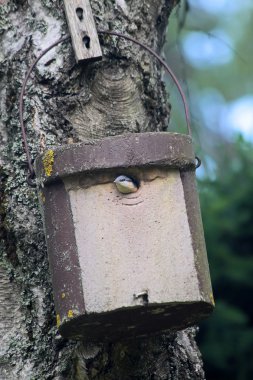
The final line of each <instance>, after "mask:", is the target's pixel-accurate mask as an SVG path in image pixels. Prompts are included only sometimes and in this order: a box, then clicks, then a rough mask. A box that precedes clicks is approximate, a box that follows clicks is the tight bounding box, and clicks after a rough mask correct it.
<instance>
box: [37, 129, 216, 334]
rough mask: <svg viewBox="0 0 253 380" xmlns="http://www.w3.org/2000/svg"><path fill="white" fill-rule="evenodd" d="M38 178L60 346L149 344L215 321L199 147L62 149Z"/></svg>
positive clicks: (150, 143) (156, 140)
mask: <svg viewBox="0 0 253 380" xmlns="http://www.w3.org/2000/svg"><path fill="white" fill-rule="evenodd" d="M36 175H37V181H38V185H39V194H40V200H41V205H42V209H43V214H44V226H45V232H46V241H47V247H48V253H49V261H50V267H51V272H52V282H53V291H54V299H55V306H56V312H57V323H58V327H59V331H60V333H61V334H62V336H64V337H66V338H74V339H86V338H87V339H89V340H94V341H103V340H115V339H122V338H128V337H133V336H146V335H149V334H152V333H158V332H162V331H166V330H178V329H182V328H185V327H187V326H190V325H193V324H195V323H197V322H198V321H199V320H201V319H202V318H205V317H206V316H208V315H209V314H210V312H211V311H212V309H213V304H214V302H213V295H212V289H211V283H210V277H209V269H208V262H207V255H206V248H205V242H204V235H203V228H202V221H201V215H200V208H199V200H198V195H197V191H196V185H195V156H194V152H193V147H192V140H191V137H189V136H187V135H181V134H177V133H168V132H164V133H162V132H161V133H140V134H131V135H124V136H116V137H109V138H104V139H101V140H91V141H90V142H89V141H88V142H87V141H86V142H85V143H80V144H73V145H67V146H62V147H59V148H55V149H52V150H47V151H46V152H45V153H44V154H43V155H42V156H40V157H39V158H38V159H37V160H36ZM122 178H123V179H122ZM126 182H127V184H126V186H124V183H126ZM128 185H129V186H128ZM127 188H129V189H130V190H129V191H128V190H126V189H127Z"/></svg>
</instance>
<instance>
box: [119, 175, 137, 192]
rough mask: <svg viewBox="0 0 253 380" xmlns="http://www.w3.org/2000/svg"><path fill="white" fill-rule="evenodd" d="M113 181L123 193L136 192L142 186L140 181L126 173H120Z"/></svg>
mask: <svg viewBox="0 0 253 380" xmlns="http://www.w3.org/2000/svg"><path fill="white" fill-rule="evenodd" d="M113 182H114V183H115V185H116V187H117V189H118V191H119V192H120V193H123V194H129V193H135V192H136V191H137V190H138V189H139V187H140V182H139V181H138V180H137V179H136V178H133V177H129V176H127V175H124V174H121V175H119V176H118V177H117V178H116V179H115V180H114V181H113Z"/></svg>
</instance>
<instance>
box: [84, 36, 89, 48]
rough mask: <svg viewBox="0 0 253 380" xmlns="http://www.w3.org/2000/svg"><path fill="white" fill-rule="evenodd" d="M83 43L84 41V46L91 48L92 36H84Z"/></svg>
mask: <svg viewBox="0 0 253 380" xmlns="http://www.w3.org/2000/svg"><path fill="white" fill-rule="evenodd" d="M83 43H84V46H85V47H86V48H87V49H89V48H90V37H89V36H87V35H85V36H84V37H83Z"/></svg>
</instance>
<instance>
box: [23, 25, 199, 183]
mask: <svg viewBox="0 0 253 380" xmlns="http://www.w3.org/2000/svg"><path fill="white" fill-rule="evenodd" d="M98 34H107V35H111V36H116V37H119V38H124V39H125V40H128V41H131V42H132V43H134V44H136V45H138V46H140V47H141V48H143V49H144V50H146V51H148V52H149V53H150V54H151V55H152V56H153V57H155V58H156V59H157V60H158V62H159V63H160V64H161V65H162V66H163V68H164V69H165V71H166V72H167V73H168V74H169V75H170V77H171V78H172V80H173V81H174V83H175V85H176V87H177V89H178V91H179V93H180V95H181V98H182V101H183V105H184V111H185V117H186V124H187V130H188V134H189V135H190V136H191V126H190V114H189V110H188V105H187V101H186V97H185V95H184V92H183V90H182V88H181V86H180V83H179V81H178V80H177V78H176V76H175V74H174V73H173V71H172V70H171V68H170V67H169V66H168V65H167V63H166V62H165V61H164V60H163V59H162V58H161V57H160V56H159V55H158V54H157V53H156V52H155V51H154V50H153V49H151V48H150V47H148V46H146V45H144V44H143V43H142V42H140V41H138V40H135V39H134V38H132V37H130V36H127V35H125V34H122V33H118V32H111V31H107V30H98ZM69 39H70V36H67V37H63V38H60V39H59V40H58V41H56V42H54V43H53V44H52V45H50V46H49V47H48V48H47V49H45V50H44V51H43V52H42V53H41V54H40V55H39V56H38V57H37V58H36V60H35V61H34V62H33V64H32V65H31V66H30V67H29V69H28V71H27V74H26V76H25V79H24V81H23V83H22V88H21V93H20V97H19V121H20V127H21V133H22V139H23V143H24V150H25V153H26V158H27V163H28V170H29V175H28V176H27V183H28V184H29V185H30V186H32V187H34V182H33V179H34V177H35V172H34V168H33V163H32V159H31V155H30V150H29V146H28V142H27V135H26V131H25V126H24V117H23V114H24V95H25V88H26V84H27V82H28V79H29V77H30V75H31V72H32V70H33V69H34V68H35V66H36V65H37V63H38V62H39V60H40V59H41V58H42V57H43V56H44V55H45V54H46V53H47V52H49V50H51V49H53V48H54V47H55V46H57V45H59V44H60V43H62V42H65V41H68V40H69ZM196 159H198V158H196ZM198 160H199V159H198ZM199 162H200V160H199V161H198V163H197V165H198V166H196V168H197V167H199V166H200V163H199Z"/></svg>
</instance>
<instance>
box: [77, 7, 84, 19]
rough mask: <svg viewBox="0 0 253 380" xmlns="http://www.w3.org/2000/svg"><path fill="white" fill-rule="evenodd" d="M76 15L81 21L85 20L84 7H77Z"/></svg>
mask: <svg viewBox="0 0 253 380" xmlns="http://www.w3.org/2000/svg"><path fill="white" fill-rule="evenodd" d="M76 15H77V17H78V18H79V20H80V21H82V20H83V9H82V8H76Z"/></svg>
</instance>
